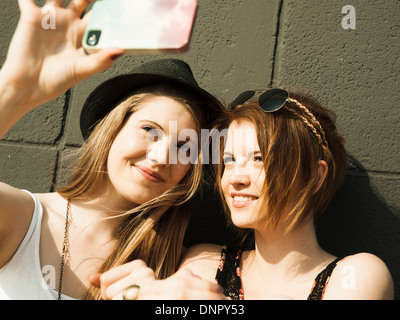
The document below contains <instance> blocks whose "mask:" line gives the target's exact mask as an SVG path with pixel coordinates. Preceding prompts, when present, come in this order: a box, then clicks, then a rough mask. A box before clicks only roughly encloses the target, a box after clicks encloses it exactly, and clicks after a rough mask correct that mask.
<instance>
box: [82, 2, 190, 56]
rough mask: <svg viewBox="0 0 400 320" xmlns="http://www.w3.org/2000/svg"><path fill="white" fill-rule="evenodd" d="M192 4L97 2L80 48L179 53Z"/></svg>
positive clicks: (187, 31) (184, 42) (186, 42)
mask: <svg viewBox="0 0 400 320" xmlns="http://www.w3.org/2000/svg"><path fill="white" fill-rule="evenodd" d="M196 9H197V1H196V0H97V1H96V2H95V3H94V4H93V8H92V12H91V16H90V19H89V22H88V25H87V27H86V31H85V34H84V37H83V40H82V45H83V47H84V48H85V50H86V51H87V52H88V53H94V52H97V51H99V50H101V49H105V48H110V47H118V48H121V49H124V50H125V53H126V54H163V53H183V52H186V51H187V50H188V49H189V40H190V35H191V31H192V27H193V22H194V18H195V14H196Z"/></svg>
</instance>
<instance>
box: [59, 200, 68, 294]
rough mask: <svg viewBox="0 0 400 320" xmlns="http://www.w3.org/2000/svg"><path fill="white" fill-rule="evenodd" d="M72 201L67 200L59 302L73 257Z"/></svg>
mask: <svg viewBox="0 0 400 320" xmlns="http://www.w3.org/2000/svg"><path fill="white" fill-rule="evenodd" d="M70 215H71V201H70V199H68V200H67V210H66V213H65V230H64V241H63V247H62V254H61V266H60V279H59V284H58V300H61V288H62V280H63V274H64V265H68V264H69V262H70V260H71V255H70V251H69V226H70V224H71V219H70Z"/></svg>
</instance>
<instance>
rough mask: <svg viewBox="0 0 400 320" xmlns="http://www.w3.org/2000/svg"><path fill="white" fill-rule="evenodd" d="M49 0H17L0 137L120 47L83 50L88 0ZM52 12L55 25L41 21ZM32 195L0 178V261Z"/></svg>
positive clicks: (1, 85) (1, 81) (2, 84)
mask: <svg viewBox="0 0 400 320" xmlns="http://www.w3.org/2000/svg"><path fill="white" fill-rule="evenodd" d="M63 2H64V0H49V1H47V3H46V5H49V6H50V5H51V6H52V7H51V8H50V9H49V10H42V8H39V7H38V6H36V4H35V2H34V0H19V1H18V4H19V7H20V11H21V16H20V20H19V23H18V26H17V29H16V31H15V34H14V36H13V39H12V41H11V43H10V47H9V50H8V55H7V59H6V61H5V63H4V65H3V66H2V68H1V70H0V139H1V138H2V137H3V136H4V134H5V133H7V131H8V130H9V129H10V128H11V127H12V126H13V125H14V124H15V123H16V122H17V121H18V120H19V119H20V118H21V117H22V116H23V115H25V114H26V113H27V112H29V111H31V110H33V109H34V108H35V107H37V106H39V105H41V104H43V103H45V102H47V101H49V100H52V99H54V98H56V97H58V96H59V95H61V94H63V93H64V92H65V91H67V90H68V89H69V88H71V87H72V86H74V85H75V84H77V83H78V82H80V81H82V80H84V79H86V78H88V77H90V76H91V75H93V74H95V73H97V72H100V71H103V70H106V69H108V68H109V67H111V65H112V64H113V62H114V60H115V57H117V56H119V55H121V54H122V53H123V51H122V50H121V49H116V48H114V49H107V50H103V51H101V52H99V53H97V54H93V55H90V56H88V55H86V54H85V53H84V50H83V48H82V46H81V40H82V37H83V34H84V30H85V27H86V24H87V19H88V16H87V15H86V16H85V17H84V18H83V19H81V18H80V17H81V15H82V14H83V12H84V10H85V9H86V7H87V5H88V4H89V2H90V1H89V0H71V1H69V2H68V4H67V5H66V7H62V4H63ZM49 13H51V14H54V19H55V23H56V25H55V29H45V28H43V27H42V20H43V19H44V17H45V16H46V15H47V14H49ZM32 212H33V200H32V198H31V197H30V196H29V195H28V194H27V193H26V192H24V191H21V190H19V189H16V188H13V187H10V186H8V185H6V184H4V183H0V267H2V266H3V265H4V264H6V263H7V261H8V260H9V259H10V258H11V257H12V255H13V254H14V252H15V250H16V249H17V248H18V246H19V244H20V243H21V241H22V239H23V237H24V235H25V233H26V231H27V230H28V227H29V225H30V221H31V217H32Z"/></svg>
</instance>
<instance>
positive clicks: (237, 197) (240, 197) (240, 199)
mask: <svg viewBox="0 0 400 320" xmlns="http://www.w3.org/2000/svg"><path fill="white" fill-rule="evenodd" d="M231 197H232V205H233V206H234V207H235V208H243V207H245V206H247V205H249V204H250V203H251V202H252V201H254V200H257V199H258V197H257V196H253V195H250V194H245V193H232V194H231Z"/></svg>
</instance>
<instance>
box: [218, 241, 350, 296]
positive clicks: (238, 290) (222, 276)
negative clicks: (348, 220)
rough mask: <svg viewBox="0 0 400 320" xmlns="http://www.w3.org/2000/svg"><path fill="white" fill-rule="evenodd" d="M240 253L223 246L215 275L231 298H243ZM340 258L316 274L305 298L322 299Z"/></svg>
mask: <svg viewBox="0 0 400 320" xmlns="http://www.w3.org/2000/svg"><path fill="white" fill-rule="evenodd" d="M241 255H242V251H241V250H237V249H232V248H226V247H223V249H222V251H221V260H220V263H219V266H218V270H217V275H216V277H215V279H217V281H218V284H219V285H220V286H222V287H223V288H224V294H225V295H226V296H227V297H230V298H232V300H243V299H244V295H243V288H242V281H241V279H240V259H241ZM342 259H343V258H337V259H335V260H334V261H332V262H331V263H330V264H329V265H328V266H327V267H326V268H325V269H324V270H322V271H321V272H320V273H319V274H318V276H317V277H316V278H315V280H314V284H313V286H312V289H311V293H310V294H309V296H308V299H307V300H322V299H323V297H324V293H325V289H326V287H327V285H328V282H329V279H330V277H331V274H332V272H333V269H334V268H335V267H336V264H337V263H338V262H339V261H340V260H342Z"/></svg>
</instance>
